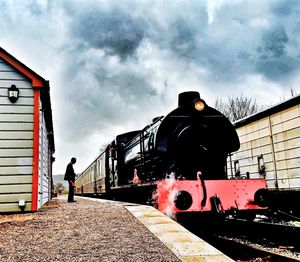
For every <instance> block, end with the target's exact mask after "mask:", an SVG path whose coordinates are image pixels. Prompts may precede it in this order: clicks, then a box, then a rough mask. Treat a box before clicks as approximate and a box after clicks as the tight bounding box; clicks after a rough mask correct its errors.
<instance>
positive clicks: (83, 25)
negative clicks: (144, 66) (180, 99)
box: [72, 9, 144, 59]
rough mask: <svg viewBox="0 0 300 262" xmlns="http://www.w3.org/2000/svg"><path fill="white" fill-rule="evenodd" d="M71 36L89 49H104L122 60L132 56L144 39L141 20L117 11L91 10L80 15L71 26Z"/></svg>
mask: <svg viewBox="0 0 300 262" xmlns="http://www.w3.org/2000/svg"><path fill="white" fill-rule="evenodd" d="M72 31H73V35H74V37H76V38H80V39H81V40H84V42H85V43H87V44H88V45H89V46H90V47H95V48H100V49H104V50H105V52H107V54H108V55H118V56H119V57H121V58H122V59H126V58H127V57H128V56H132V55H133V54H134V52H135V50H136V49H137V48H138V46H139V44H140V43H141V41H142V40H143V37H144V25H143V22H142V21H141V20H137V19H133V18H131V17H130V16H129V15H127V14H125V13H124V12H121V11H119V10H115V9H114V10H110V11H108V12H102V11H100V10H93V11H89V12H87V13H84V14H82V15H80V16H79V17H78V18H77V19H76V20H75V23H74V24H73V29H72Z"/></svg>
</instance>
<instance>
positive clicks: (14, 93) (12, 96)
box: [8, 85, 20, 103]
mask: <svg viewBox="0 0 300 262" xmlns="http://www.w3.org/2000/svg"><path fill="white" fill-rule="evenodd" d="M19 93H20V91H19V89H18V88H17V87H16V85H11V87H9V88H8V99H9V101H10V102H12V103H15V102H17V100H18V98H19Z"/></svg>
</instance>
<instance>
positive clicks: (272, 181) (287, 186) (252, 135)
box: [228, 95, 300, 190]
mask: <svg viewBox="0 0 300 262" xmlns="http://www.w3.org/2000/svg"><path fill="white" fill-rule="evenodd" d="M234 126H235V128H236V130H237V132H238V135H239V138H240V142H241V147H240V149H239V150H238V151H237V152H234V153H233V154H232V155H231V157H230V159H231V162H230V161H228V173H229V176H235V175H238V176H250V178H265V179H266V181H267V184H268V188H270V189H277V190H300V95H297V96H294V97H292V98H290V99H288V100H286V101H283V102H281V103H279V104H277V105H275V106H272V107H270V108H268V109H266V110H264V111H261V112H258V113H256V114H254V115H251V116H249V117H246V118H244V119H241V120H239V121H237V122H235V123H234ZM230 167H232V168H230Z"/></svg>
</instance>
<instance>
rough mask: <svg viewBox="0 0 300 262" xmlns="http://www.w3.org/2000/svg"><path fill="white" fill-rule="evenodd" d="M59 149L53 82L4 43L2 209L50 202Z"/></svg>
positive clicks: (0, 60) (0, 69) (0, 56)
mask: <svg viewBox="0 0 300 262" xmlns="http://www.w3.org/2000/svg"><path fill="white" fill-rule="evenodd" d="M54 151H55V146H54V135H53V122H52V110H51V101H50V93H49V81H46V80H45V79H44V78H42V77H41V76H40V75H38V74H37V73H36V72H34V71H33V70H31V69H30V68H28V67H27V66H26V65H24V64H23V63H22V62H20V61H19V60H17V59H16V58H15V57H14V56H12V55H11V54H9V53H8V52H7V51H5V50H4V49H2V48H1V47H0V213H3V212H20V211H37V210H38V209H39V208H40V207H41V206H42V205H43V204H44V203H46V202H48V201H49V199H50V198H51V192H52V185H53V182H52V163H53V161H54V157H53V153H54Z"/></svg>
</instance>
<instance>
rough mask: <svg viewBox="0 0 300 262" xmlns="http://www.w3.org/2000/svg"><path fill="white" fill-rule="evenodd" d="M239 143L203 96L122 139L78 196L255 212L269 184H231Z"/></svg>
mask: <svg viewBox="0 0 300 262" xmlns="http://www.w3.org/2000/svg"><path fill="white" fill-rule="evenodd" d="M239 147H240V142H239V138H238V135H237V133H236V131H235V128H234V127H233V125H232V124H231V122H230V121H229V120H228V119H227V118H226V117H225V116H224V115H223V114H222V113H220V112H219V111H217V110H216V109H214V108H212V107H210V106H208V105H207V104H206V103H205V101H204V100H203V99H201V98H200V94H199V93H198V92H184V93H181V94H179V99H178V107H177V108H176V109H174V110H173V111H172V112H170V113H169V114H168V115H167V116H165V117H163V116H160V117H156V118H154V119H153V121H152V123H150V124H149V125H147V126H146V127H145V128H143V129H142V130H137V131H132V132H128V133H125V134H120V135H118V136H117V137H116V138H115V140H114V141H112V142H111V143H110V144H109V145H108V146H107V147H106V149H105V151H104V152H102V153H101V154H100V155H99V156H98V157H97V158H96V159H95V160H94V161H93V162H92V163H91V164H90V165H89V166H88V167H87V168H86V170H84V171H83V172H82V174H81V175H79V177H78V178H77V181H76V193H77V194H78V195H94V196H97V195H100V196H104V197H107V198H111V199H117V200H123V201H130V202H136V203H149V204H152V205H154V206H156V207H157V208H158V209H159V210H161V211H162V212H164V213H168V214H171V215H172V216H176V215H177V214H180V213H205V212H206V213H207V212H211V213H222V214H230V213H233V212H234V213H236V212H237V211H238V212H251V211H253V212H256V211H257V210H260V209H262V207H260V206H259V202H260V197H261V194H260V192H262V190H264V189H265V188H266V182H265V180H264V179H227V173H226V172H227V166H226V163H227V156H228V155H229V154H230V153H231V152H233V151H236V150H238V149H239Z"/></svg>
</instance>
